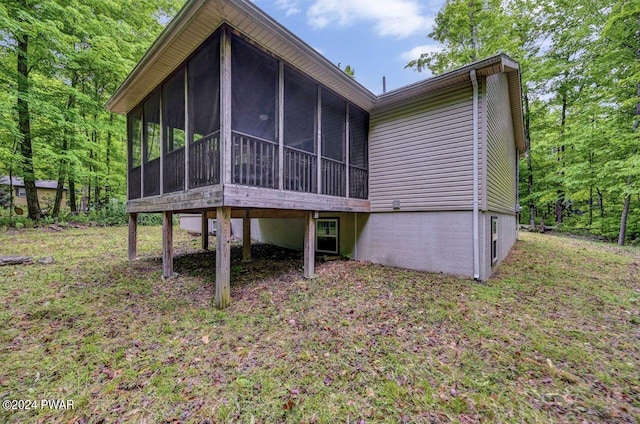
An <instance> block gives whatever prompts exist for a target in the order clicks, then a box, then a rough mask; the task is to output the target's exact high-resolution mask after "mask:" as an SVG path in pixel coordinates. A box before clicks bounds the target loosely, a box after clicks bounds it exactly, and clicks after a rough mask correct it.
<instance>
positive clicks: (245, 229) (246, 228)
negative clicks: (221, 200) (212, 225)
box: [232, 209, 251, 262]
mask: <svg viewBox="0 0 640 424" xmlns="http://www.w3.org/2000/svg"><path fill="white" fill-rule="evenodd" d="M244 213H245V216H244V217H243V218H242V262H251V210H250V209H245V211H244ZM232 215H233V214H232Z"/></svg>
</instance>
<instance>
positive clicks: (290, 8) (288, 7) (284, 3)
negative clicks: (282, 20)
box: [276, 0, 302, 16]
mask: <svg viewBox="0 0 640 424" xmlns="http://www.w3.org/2000/svg"><path fill="white" fill-rule="evenodd" d="M276 5H277V6H278V8H279V9H281V10H284V13H285V15H287V16H293V15H297V14H298V13H300V12H301V11H302V10H301V9H300V7H299V6H298V1H297V0H276Z"/></svg>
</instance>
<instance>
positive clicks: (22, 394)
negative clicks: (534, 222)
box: [0, 227, 640, 423]
mask: <svg viewBox="0 0 640 424" xmlns="http://www.w3.org/2000/svg"><path fill="white" fill-rule="evenodd" d="M126 239H127V229H126V228H89V229H69V230H63V231H54V230H47V231H46V232H43V231H42V230H37V229H34V230H24V231H19V232H15V231H9V232H4V233H0V254H5V255H6V254H28V255H31V256H34V257H35V258H39V257H43V256H53V257H54V259H55V263H54V264H51V265H40V264H33V265H20V266H5V267H0V295H1V296H0V299H1V301H2V303H3V306H2V308H1V309H0V325H1V330H0V398H1V399H2V400H21V399H22V400H25V399H28V400H35V401H36V404H37V408H36V409H31V410H14V411H0V422H16V423H18V422H20V423H22V422H47V423H48V422H60V423H73V422H78V423H81V422H82V423H103V422H104V423H107V422H141V423H143V422H147V423H154V422H171V423H174V422H194V423H205V422H210V423H218V422H241V423H251V422H255V423H272V422H292V423H298V422H301V423H314V422H317V423H325V422H328V423H333V422H337V423H339V422H342V423H362V422H366V423H374V422H391V423H397V422H411V423H413V422H415V423H430V422H436V423H437V422H462V423H470V422H478V421H484V422H486V421H494V422H513V423H522V422H541V423H542V422H545V423H546V422H611V423H614V422H615V423H620V422H629V423H632V422H637V421H639V420H640V371H639V370H640V251H639V250H638V249H620V248H618V247H615V246H612V245H607V244H598V243H592V242H589V241H583V240H578V239H572V238H560V237H555V236H549V235H546V236H545V235H539V234H528V233H523V234H521V241H519V242H518V243H517V245H516V247H515V248H514V250H513V251H512V253H511V255H510V257H509V258H508V259H507V260H506V261H505V263H503V264H502V266H501V268H500V270H499V272H498V274H497V275H495V276H494V277H493V278H492V279H491V280H490V281H489V282H488V283H487V284H486V285H483V284H478V283H474V282H472V281H469V280H465V279H458V278H454V277H451V276H446V275H441V274H431V273H424V272H414V271H407V270H402V269H394V268H387V267H382V266H379V265H373V264H367V263H357V262H349V261H335V262H328V263H322V264H317V272H318V274H319V278H317V279H313V280H304V279H303V278H302V258H301V256H299V255H298V254H291V253H287V252H284V251H277V250H275V251H272V250H270V249H266V248H259V249H256V256H258V257H259V258H258V259H256V260H254V262H252V263H250V264H244V263H241V262H240V261H239V260H238V257H237V254H236V260H235V261H234V262H233V263H232V279H233V283H232V299H233V303H232V306H231V307H230V308H228V309H227V310H225V311H218V310H216V309H215V308H213V307H212V306H211V305H212V287H213V282H214V278H215V271H214V266H215V253H213V252H209V253H203V252H200V251H198V244H199V241H198V239H195V238H193V237H190V236H189V235H188V234H186V233H183V232H180V231H176V234H175V246H176V250H177V253H178V255H180V256H178V257H177V258H176V261H175V262H176V263H175V269H176V271H177V272H178V273H179V275H178V276H177V277H176V278H173V279H169V280H167V281H163V279H162V278H161V263H160V248H161V231H160V228H158V227H140V228H139V246H138V252H139V254H140V256H141V259H139V260H137V261H135V262H127V261H126ZM213 245H215V243H213ZM42 399H63V400H72V401H73V406H74V408H73V409H72V410H71V409H70V410H55V409H47V408H42V407H41V406H42V405H41V400H42Z"/></svg>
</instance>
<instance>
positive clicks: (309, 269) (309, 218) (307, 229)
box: [304, 211, 316, 278]
mask: <svg viewBox="0 0 640 424" xmlns="http://www.w3.org/2000/svg"><path fill="white" fill-rule="evenodd" d="M315 241H316V218H315V213H314V212H313V211H306V212H305V216H304V278H314V277H315V256H316V254H315Z"/></svg>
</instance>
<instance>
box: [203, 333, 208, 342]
mask: <svg viewBox="0 0 640 424" xmlns="http://www.w3.org/2000/svg"><path fill="white" fill-rule="evenodd" d="M202 343H204V344H209V336H208V335H206V334H205V335H204V336H202Z"/></svg>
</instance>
